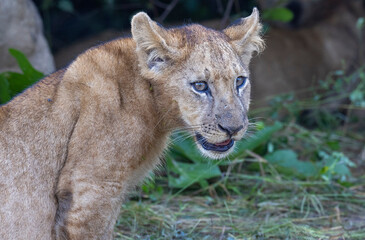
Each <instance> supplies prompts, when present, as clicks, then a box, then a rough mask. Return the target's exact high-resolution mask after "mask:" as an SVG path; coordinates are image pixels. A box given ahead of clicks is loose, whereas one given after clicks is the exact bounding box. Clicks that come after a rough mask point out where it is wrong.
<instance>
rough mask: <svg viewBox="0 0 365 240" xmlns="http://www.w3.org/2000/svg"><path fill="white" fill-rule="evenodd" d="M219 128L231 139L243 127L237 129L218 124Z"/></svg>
mask: <svg viewBox="0 0 365 240" xmlns="http://www.w3.org/2000/svg"><path fill="white" fill-rule="evenodd" d="M218 127H219V128H220V129H221V130H222V131H223V132H226V133H228V135H229V136H230V137H232V136H233V135H235V134H236V133H238V132H239V131H240V130H241V129H242V128H243V125H240V126H239V127H235V126H222V125H220V124H218Z"/></svg>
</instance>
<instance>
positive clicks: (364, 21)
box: [356, 17, 365, 31]
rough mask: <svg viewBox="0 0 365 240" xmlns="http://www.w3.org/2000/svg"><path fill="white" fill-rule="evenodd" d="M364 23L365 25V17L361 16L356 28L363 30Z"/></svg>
mask: <svg viewBox="0 0 365 240" xmlns="http://www.w3.org/2000/svg"><path fill="white" fill-rule="evenodd" d="M364 25H365V18H363V17H361V18H359V19H357V22H356V28H357V29H358V30H360V31H361V30H362V29H363V27H364Z"/></svg>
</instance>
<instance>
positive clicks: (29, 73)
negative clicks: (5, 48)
mask: <svg viewBox="0 0 365 240" xmlns="http://www.w3.org/2000/svg"><path fill="white" fill-rule="evenodd" d="M9 52H10V54H11V55H12V56H13V57H14V58H15V59H16V61H17V63H18V65H19V67H20V69H21V70H22V72H23V73H17V72H3V73H0V104H4V103H6V102H8V101H10V100H11V99H12V98H13V97H14V96H15V95H17V94H18V93H20V92H22V91H23V90H24V89H26V88H27V87H29V86H31V85H32V84H34V83H35V82H37V81H38V80H39V79H41V78H43V77H44V74H43V73H41V72H39V71H37V70H36V69H35V68H34V67H33V66H32V64H31V63H30V62H29V61H28V59H27V57H26V56H25V55H24V54H23V53H22V52H20V51H19V50H16V49H12V48H10V49H9Z"/></svg>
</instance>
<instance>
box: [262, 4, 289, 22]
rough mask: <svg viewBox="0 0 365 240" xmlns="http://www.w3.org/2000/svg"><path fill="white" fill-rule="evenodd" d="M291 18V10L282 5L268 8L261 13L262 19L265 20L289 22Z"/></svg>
mask: <svg viewBox="0 0 365 240" xmlns="http://www.w3.org/2000/svg"><path fill="white" fill-rule="evenodd" d="M293 18H294V14H293V12H292V11H291V10H289V9H288V8H284V7H275V8H269V9H266V10H264V11H263V13H262V19H264V20H266V21H279V22H290V21H291V20H293Z"/></svg>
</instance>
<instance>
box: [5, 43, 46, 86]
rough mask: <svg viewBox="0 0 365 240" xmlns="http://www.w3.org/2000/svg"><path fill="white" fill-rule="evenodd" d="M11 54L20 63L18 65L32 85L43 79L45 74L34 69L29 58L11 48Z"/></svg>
mask: <svg viewBox="0 0 365 240" xmlns="http://www.w3.org/2000/svg"><path fill="white" fill-rule="evenodd" d="M9 52H10V54H11V55H12V56H13V57H14V58H15V59H16V61H17V62H18V65H19V67H20V69H21V70H22V72H23V74H24V77H25V78H26V79H27V80H28V82H29V83H30V84H33V83H35V82H36V81H38V80H39V79H41V78H42V77H44V75H43V73H41V72H39V71H37V70H36V69H34V68H33V66H32V64H30V62H29V61H28V59H27V57H26V56H25V55H24V54H23V53H22V52H20V51H18V50H16V49H13V48H10V49H9Z"/></svg>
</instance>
